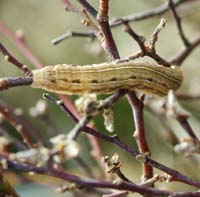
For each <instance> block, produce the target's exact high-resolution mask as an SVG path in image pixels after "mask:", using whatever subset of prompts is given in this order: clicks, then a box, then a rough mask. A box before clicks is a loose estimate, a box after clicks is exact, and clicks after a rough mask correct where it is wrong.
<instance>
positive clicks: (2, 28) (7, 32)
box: [0, 21, 43, 68]
mask: <svg viewBox="0 0 200 197" xmlns="http://www.w3.org/2000/svg"><path fill="white" fill-rule="evenodd" d="M0 32H1V33H2V34H3V35H4V36H6V37H7V38H8V39H9V40H11V41H12V42H13V43H14V44H15V45H16V46H17V48H18V49H19V50H20V51H21V52H22V53H23V54H24V56H25V57H26V58H27V59H28V60H29V61H30V62H31V63H32V64H33V65H34V66H36V67H37V68H41V67H42V66H43V65H42V63H41V62H40V61H39V60H38V59H37V58H36V57H35V55H34V54H33V53H32V51H31V50H30V49H29V48H28V47H27V46H26V44H25V42H24V40H23V39H21V38H19V37H18V36H17V35H16V34H15V33H14V32H12V31H11V29H10V28H9V27H8V26H7V25H6V24H5V23H3V21H0Z"/></svg>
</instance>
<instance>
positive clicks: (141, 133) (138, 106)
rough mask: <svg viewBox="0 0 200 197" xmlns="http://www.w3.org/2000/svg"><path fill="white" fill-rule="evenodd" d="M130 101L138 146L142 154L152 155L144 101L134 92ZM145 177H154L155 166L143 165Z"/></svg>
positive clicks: (130, 96)
mask: <svg viewBox="0 0 200 197" xmlns="http://www.w3.org/2000/svg"><path fill="white" fill-rule="evenodd" d="M128 99H129V103H130V104H131V106H132V110H133V113H134V121H135V133H134V137H135V139H136V142H137V144H138V148H139V151H140V153H141V154H144V155H148V156H151V153H150V150H149V147H148V144H147V142H146V136H145V128H144V118H143V116H144V115H143V107H144V106H143V103H142V102H141V101H140V100H139V99H138V98H137V97H136V96H135V94H134V93H132V94H129V95H128ZM143 176H144V177H143V178H144V180H147V179H150V178H152V177H153V168H152V167H151V166H149V165H148V164H144V165H143Z"/></svg>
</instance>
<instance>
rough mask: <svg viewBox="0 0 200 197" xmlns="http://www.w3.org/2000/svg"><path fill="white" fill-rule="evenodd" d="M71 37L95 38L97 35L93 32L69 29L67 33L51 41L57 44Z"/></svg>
mask: <svg viewBox="0 0 200 197" xmlns="http://www.w3.org/2000/svg"><path fill="white" fill-rule="evenodd" d="M71 37H85V38H88V37H89V38H91V39H93V38H95V35H94V34H93V33H92V32H76V31H67V32H66V33H64V34H62V35H60V36H58V37H57V38H54V39H53V40H52V41H51V43H52V44H54V45H56V44H59V43H60V42H62V41H63V40H66V39H68V38H71Z"/></svg>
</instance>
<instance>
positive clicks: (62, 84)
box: [32, 62, 183, 96]
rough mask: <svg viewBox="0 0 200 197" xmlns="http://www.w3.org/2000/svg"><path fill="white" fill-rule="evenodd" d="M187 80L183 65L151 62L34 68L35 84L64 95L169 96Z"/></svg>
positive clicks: (36, 86) (37, 86)
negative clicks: (132, 93)
mask: <svg viewBox="0 0 200 197" xmlns="http://www.w3.org/2000/svg"><path fill="white" fill-rule="evenodd" d="M182 80H183V76H182V72H181V70H180V68H179V67H176V66H171V67H164V66H157V65H153V64H151V63H147V62H122V63H116V62H110V63H101V64H93V65H85V66H80V65H76V66H75V65H66V64H58V65H55V66H46V67H44V68H42V69H37V70H33V83H32V87H34V88H42V89H45V90H47V91H50V92H56V93H61V94H69V95H72V94H77V95H80V94H85V93H96V94H111V93H113V92H116V91H117V90H119V89H125V90H130V91H139V92H142V93H145V94H148V95H154V96H165V95H166V94H167V92H168V91H169V90H176V89H178V88H179V87H180V85H181V83H182Z"/></svg>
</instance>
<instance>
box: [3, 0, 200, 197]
mask: <svg viewBox="0 0 200 197" xmlns="http://www.w3.org/2000/svg"><path fill="white" fill-rule="evenodd" d="M72 2H74V3H75V4H77V5H78V6H80V5H79V4H78V3H76V1H75V0H74V1H72ZM89 2H90V3H91V4H92V5H94V7H95V8H98V3H99V1H97V0H89ZM164 2H166V1H164V0H152V1H147V0H140V1H138V0H124V1H121V0H110V16H111V17H119V16H124V15H129V14H131V13H136V12H141V11H144V10H148V9H151V8H153V7H155V6H159V5H160V4H162V3H164ZM178 13H179V15H180V16H181V17H182V19H183V28H184V31H185V33H186V36H187V37H188V38H189V39H190V40H192V39H194V38H195V37H196V36H197V35H199V33H200V23H199V21H200V2H199V1H196V3H191V4H186V5H183V6H181V7H179V9H178ZM161 17H163V18H166V19H167V20H168V22H167V25H166V27H165V28H164V29H163V30H162V31H161V33H160V34H159V40H158V42H157V51H158V53H159V54H160V55H161V56H162V57H164V58H166V59H169V58H170V57H173V56H175V55H176V53H177V52H178V51H179V50H180V49H181V48H182V47H183V43H182V42H181V39H180V37H179V35H178V31H177V28H176V25H175V21H174V20H173V18H172V15H171V13H170V12H168V13H167V14H165V15H163V16H160V17H154V18H151V19H147V20H143V21H139V22H133V23H131V26H132V27H133V29H134V30H135V31H136V32H137V33H138V34H140V35H143V36H144V37H145V38H146V40H147V41H148V39H149V38H150V36H151V33H152V32H153V30H154V29H155V27H156V25H157V24H159V21H160V19H161ZM0 20H1V21H3V22H4V23H5V24H6V25H7V26H9V27H10V28H11V29H12V30H13V31H18V32H19V31H23V32H24V35H25V39H26V42H27V45H28V47H30V48H31V50H32V51H33V53H34V54H35V55H36V56H37V57H38V59H39V60H40V61H41V62H42V63H43V64H44V65H55V64H57V63H70V64H71V63H72V64H80V65H84V64H91V63H99V62H103V61H107V58H106V55H104V53H103V52H101V51H100V45H99V44H98V42H97V40H96V39H95V40H93V41H91V39H89V38H71V39H68V40H65V41H63V42H62V43H60V44H58V45H56V46H54V45H53V44H51V40H52V39H54V38H56V37H58V36H59V35H61V34H63V33H65V32H66V31H67V30H74V31H87V28H86V27H84V26H83V25H82V23H81V16H80V15H79V14H78V13H71V12H66V11H65V10H64V8H63V4H62V3H61V1H59V0H57V1H49V0H43V1H38V0H0ZM113 35H114V39H115V41H116V43H117V47H118V49H119V52H120V56H121V57H126V56H128V55H131V54H133V53H135V52H136V51H137V50H138V49H139V48H138V46H137V43H136V42H135V41H134V40H133V39H132V38H130V37H129V36H128V35H127V34H126V33H124V32H123V30H122V26H119V27H116V28H114V29H113ZM0 41H1V42H3V44H4V45H5V46H6V48H7V49H8V50H9V51H10V52H11V53H12V54H13V55H14V56H15V57H16V58H17V59H19V60H20V61H21V62H23V63H24V64H26V65H28V66H29V68H34V65H31V63H30V62H29V61H28V60H27V59H26V58H25V57H24V56H23V55H22V53H21V52H20V51H19V50H18V49H17V48H16V46H15V45H14V44H13V42H12V41H10V40H8V39H7V38H6V37H5V36H4V35H3V34H1V33H0ZM199 58H200V48H198V49H196V50H195V51H194V52H193V53H192V55H190V57H189V58H188V59H187V60H186V61H185V62H184V64H183V72H184V83H183V86H182V87H181V89H180V90H179V91H180V92H185V93H191V94H194V93H200V85H199V84H200V69H199V66H200V65H199V64H200V63H199V62H200V61H199ZM20 75H21V71H19V69H17V68H16V67H15V66H13V65H11V64H10V63H8V62H6V61H4V58H3V56H0V77H6V76H20ZM43 93H44V91H42V90H38V89H32V88H31V87H17V88H12V89H9V90H6V91H4V92H0V99H1V100H3V101H5V102H6V103H7V104H8V105H10V106H12V107H13V108H20V109H22V110H23V113H24V114H25V115H26V116H27V118H28V119H30V120H31V122H32V123H33V124H34V126H35V127H36V128H38V129H39V130H40V131H41V133H42V135H43V136H44V138H45V137H46V136H47V132H48V131H47V127H46V125H45V124H44V123H43V122H42V121H41V120H40V119H39V118H33V117H30V115H29V109H30V108H31V107H32V106H33V105H35V104H36V102H37V101H38V100H39V99H42V94H43ZM181 104H182V105H183V106H184V107H185V109H186V110H188V112H189V113H191V118H190V119H189V122H190V123H191V125H192V127H193V129H194V131H195V132H196V134H197V135H198V136H200V133H199V128H200V122H199V120H200V113H199V111H200V102H199V101H193V102H190V101H185V102H182V103H181ZM114 112H115V133H117V135H118V136H119V137H120V138H121V139H122V140H123V141H124V142H126V143H127V144H129V145H130V146H132V147H133V148H137V146H136V143H135V140H134V138H133V137H132V135H133V131H134V124H133V118H132V112H131V109H130V107H129V104H128V102H127V100H126V99H125V98H124V99H121V100H120V101H119V102H118V103H117V104H116V105H115V106H114ZM48 114H49V116H50V120H51V121H52V123H53V125H54V126H55V127H56V128H57V130H58V131H59V132H60V133H67V132H68V131H69V130H70V129H71V128H73V126H74V124H73V123H72V121H71V120H70V119H69V118H68V117H67V116H66V115H65V114H64V113H63V112H62V111H61V110H59V109H58V107H56V106H54V105H51V104H49V103H48ZM95 122H96V125H97V128H98V129H99V130H100V131H101V132H104V133H106V134H109V133H108V132H107V131H106V129H105V128H104V125H103V119H102V117H101V115H100V116H99V117H98V118H95ZM169 124H170V125H171V127H172V128H173V130H174V131H175V132H176V135H177V136H179V137H184V136H186V137H187V134H186V133H185V132H184V130H183V129H182V128H181V126H180V125H179V124H178V123H177V122H176V121H175V120H173V119H170V120H169ZM145 127H146V133H147V134H146V135H147V140H148V144H149V146H150V149H151V151H152V157H153V159H155V160H158V161H159V162H161V163H163V164H165V165H167V166H169V167H171V168H174V169H177V170H179V171H180V172H182V173H184V174H187V175H188V176H190V177H192V178H194V179H198V180H199V179H200V176H199V174H198V173H196V172H198V171H199V170H200V165H199V163H198V162H197V160H196V159H197V158H195V159H193V160H192V159H191V158H186V157H185V156H183V155H178V154H177V153H175V152H174V151H173V147H172V146H171V145H170V144H169V143H167V142H166V140H165V138H164V137H163V136H164V130H163V128H162V126H161V124H160V122H159V120H158V119H157V118H156V117H154V116H152V114H151V113H150V112H148V111H145ZM10 130H13V131H11V132H15V130H14V129H13V128H10ZM79 141H80V143H81V144H82V154H81V155H82V158H83V159H85V160H86V161H87V162H88V163H89V165H91V167H92V168H93V169H94V171H95V172H96V173H98V169H96V167H97V165H96V163H95V162H94V161H93V160H92V159H91V158H90V156H89V154H90V153H89V151H90V145H89V143H88V141H87V139H86V138H85V137H84V136H81V137H80V139H79ZM101 144H102V146H103V151H104V155H112V154H114V153H115V152H117V153H118V154H119V156H120V160H121V161H122V171H123V172H124V174H126V175H127V177H128V178H130V179H131V180H133V181H136V182H139V181H140V175H141V165H140V163H139V162H137V161H135V159H134V158H131V157H130V155H128V154H127V153H125V152H124V151H122V150H120V149H119V148H117V147H116V146H113V145H111V144H109V143H107V142H104V141H101ZM77 168H78V166H77V165H74V163H73V162H72V161H69V169H70V170H71V171H72V172H77ZM193 169H196V170H195V171H194V170H193ZM155 171H156V170H155ZM6 176H7V178H8V180H9V181H10V182H11V183H12V184H14V186H15V188H16V190H17V192H18V193H19V194H21V195H22V196H26V197H34V196H36V195H37V196H43V197H45V196H48V197H51V196H52V197H53V196H70V194H69V193H67V194H64V195H63V194H62V195H61V194H56V193H55V192H54V191H55V190H56V187H57V186H59V184H61V183H62V181H60V180H58V179H57V180H55V179H52V180H51V179H49V178H46V177H43V176H30V175H25V177H26V180H25V181H22V180H20V178H19V177H18V176H13V174H12V173H8V174H6ZM28 180H35V184H33V183H29V181H28ZM182 187H183V184H179V183H168V184H167V183H165V184H161V185H160V188H171V189H174V190H176V191H180V190H181V189H182ZM187 189H188V190H191V189H192V188H191V187H188V186H186V185H184V190H187ZM135 196H136V195H135Z"/></svg>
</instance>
